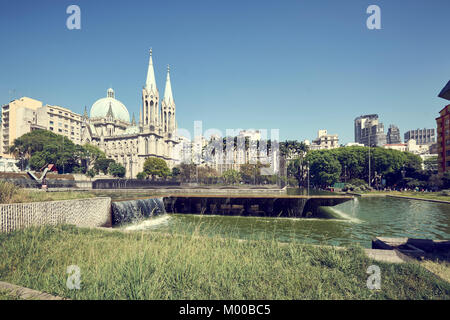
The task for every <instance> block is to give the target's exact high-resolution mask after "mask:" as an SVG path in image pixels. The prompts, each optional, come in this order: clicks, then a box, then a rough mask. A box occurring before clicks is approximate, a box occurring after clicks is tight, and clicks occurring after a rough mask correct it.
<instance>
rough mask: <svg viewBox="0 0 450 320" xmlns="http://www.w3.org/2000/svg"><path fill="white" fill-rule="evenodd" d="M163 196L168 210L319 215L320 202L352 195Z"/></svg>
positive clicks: (338, 200)
mask: <svg viewBox="0 0 450 320" xmlns="http://www.w3.org/2000/svg"><path fill="white" fill-rule="evenodd" d="M163 199H164V206H165V209H166V212H167V213H191V214H210V215H239V216H259V217H291V218H305V217H318V216H319V215H320V212H319V210H318V208H319V207H321V206H335V205H338V204H340V203H343V202H346V201H349V200H352V199H353V197H352V196H303V195H295V196H294V195H292V196H288V195H284V196H280V195H264V196H260V195H247V196H244V195H242V196H240V195H233V196H224V195H169V196H165V197H164V198H163Z"/></svg>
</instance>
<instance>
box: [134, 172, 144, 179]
mask: <svg viewBox="0 0 450 320" xmlns="http://www.w3.org/2000/svg"><path fill="white" fill-rule="evenodd" d="M136 178H137V179H139V180H144V179H147V174H146V173H145V172H139V173H138V174H137V175H136Z"/></svg>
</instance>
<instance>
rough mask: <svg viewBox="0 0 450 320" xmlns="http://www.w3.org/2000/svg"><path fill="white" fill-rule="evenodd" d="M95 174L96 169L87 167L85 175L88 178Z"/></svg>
mask: <svg viewBox="0 0 450 320" xmlns="http://www.w3.org/2000/svg"><path fill="white" fill-rule="evenodd" d="M96 174H97V173H96V171H95V170H94V169H93V168H91V169H89V170H88V171H86V175H87V176H88V177H89V178H93V177H95V175H96Z"/></svg>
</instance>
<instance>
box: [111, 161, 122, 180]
mask: <svg viewBox="0 0 450 320" xmlns="http://www.w3.org/2000/svg"><path fill="white" fill-rule="evenodd" d="M108 171H109V174H110V175H112V176H113V177H118V178H123V177H125V167H124V166H122V165H121V164H120V163H116V162H111V163H110V165H109V168H108Z"/></svg>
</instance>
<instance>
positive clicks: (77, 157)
mask: <svg viewBox="0 0 450 320" xmlns="http://www.w3.org/2000/svg"><path fill="white" fill-rule="evenodd" d="M10 152H11V153H12V154H13V155H14V156H15V157H16V158H17V159H25V160H22V161H28V164H29V165H30V168H31V169H32V170H36V171H37V170H40V169H41V168H42V167H43V166H45V165H46V164H49V163H53V164H55V165H56V168H57V169H58V172H60V173H63V172H64V173H70V172H73V171H74V170H76V171H78V172H80V169H78V168H79V167H80V166H81V160H82V159H83V157H84V156H85V152H86V151H85V149H84V148H83V147H82V146H79V145H75V144H74V143H73V142H72V141H71V140H70V139H68V138H66V137H64V136H61V135H58V134H55V133H53V132H51V131H48V130H34V131H31V132H29V133H26V134H24V135H23V136H21V137H19V138H17V139H15V140H14V142H13V145H12V146H11V147H10ZM19 166H22V167H24V166H23V163H21V164H19Z"/></svg>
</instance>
